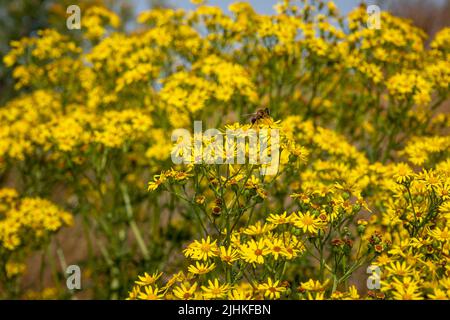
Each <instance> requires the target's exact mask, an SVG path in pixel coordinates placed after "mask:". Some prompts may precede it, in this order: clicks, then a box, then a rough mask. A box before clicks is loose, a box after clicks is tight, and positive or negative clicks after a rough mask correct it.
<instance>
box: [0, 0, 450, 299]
mask: <svg viewBox="0 0 450 320" xmlns="http://www.w3.org/2000/svg"><path fill="white" fill-rule="evenodd" d="M100 2H101V1H99V2H98V3H100ZM195 2H196V3H197V5H196V7H195V9H194V10H192V11H186V10H181V9H172V8H155V9H152V10H148V11H145V12H141V13H139V16H138V18H137V24H132V23H131V24H129V23H127V21H121V19H120V18H119V16H118V15H117V14H115V13H113V12H112V11H110V10H108V9H106V8H105V7H103V6H100V5H99V6H92V7H90V8H86V10H83V16H82V19H81V22H82V28H81V30H80V31H79V32H67V30H58V28H57V27H54V28H49V29H46V30H40V31H39V32H37V33H36V34H33V35H32V36H30V37H25V38H22V39H19V40H16V41H13V42H12V43H11V44H10V47H11V50H10V51H9V53H7V54H6V55H5V56H4V57H3V62H4V64H5V65H6V66H7V67H8V68H10V70H11V74H12V77H13V79H12V80H14V81H15V88H16V90H17V92H16V94H15V95H13V98H11V99H10V100H8V101H7V102H6V103H5V104H4V105H2V106H0V187H1V189H0V200H1V201H0V259H3V260H1V261H5V263H4V264H2V265H1V266H0V279H1V280H2V281H4V282H5V283H6V284H7V285H6V286H1V287H2V288H0V297H3V296H5V297H8V298H11V297H12V298H16V297H27V294H26V293H25V291H24V290H23V289H24V288H22V287H21V285H20V281H19V280H20V276H21V275H22V274H23V273H24V272H25V267H24V260H23V258H24V256H26V254H23V252H25V251H28V252H29V251H31V250H32V249H35V248H42V249H43V250H48V248H50V246H56V247H58V246H59V244H58V243H56V242H57V241H55V242H52V241H54V240H52V237H51V235H52V234H54V233H55V232H56V231H58V230H60V229H61V227H63V226H66V225H70V224H71V219H72V216H71V215H70V214H69V213H67V212H65V211H62V210H61V209H59V207H61V208H70V211H71V212H73V214H74V215H77V216H78V217H79V221H80V224H81V227H80V228H81V229H82V230H80V233H83V238H84V239H83V240H85V242H86V247H87V252H86V256H85V257H82V259H83V263H86V265H88V266H89V270H87V271H86V277H89V278H90V280H92V283H95V288H93V289H94V290H93V291H92V293H93V295H94V297H95V298H114V299H117V298H121V297H125V296H126V295H127V292H129V290H130V283H133V281H135V280H136V277H137V280H136V282H135V286H134V287H133V288H132V289H131V292H129V294H128V295H129V298H130V299H163V298H164V299H217V298H227V299H442V298H445V299H448V298H450V296H449V283H450V282H449V276H450V269H449V267H448V266H449V265H450V261H449V255H450V254H449V245H450V244H449V243H450V242H449V241H450V240H449V232H450V231H449V228H450V225H449V218H450V196H449V185H450V180H449V179H450V160H449V159H450V158H449V157H450V154H449V149H450V140H449V130H450V129H449V128H450V116H449V115H448V99H449V94H450V87H449V84H450V60H449V59H450V56H449V53H450V28H444V29H442V30H440V31H439V32H437V33H436V35H435V36H434V37H433V38H432V39H427V36H426V35H425V33H424V32H423V31H422V30H420V29H419V28H417V27H415V26H413V25H412V23H411V22H408V21H406V20H405V19H402V18H399V17H395V16H393V15H391V14H389V13H387V12H382V13H381V21H382V25H381V29H371V28H368V27H367V12H366V8H365V7H364V6H359V7H357V8H355V9H354V10H352V11H351V12H350V13H349V14H348V15H346V16H341V14H340V13H339V10H338V8H337V7H336V6H335V5H334V4H333V3H332V2H330V1H322V0H304V1H289V0H285V1H280V3H278V4H277V5H276V6H275V12H276V13H274V14H271V15H261V14H258V13H257V12H256V11H255V10H254V9H253V8H252V7H251V5H249V4H248V3H244V2H237V3H234V4H231V5H230V6H229V12H225V11H224V10H222V9H220V8H218V7H215V6H210V5H207V4H204V1H195ZM125 26H126V28H125ZM133 26H135V27H136V28H135V29H133V30H130V29H131V27H133ZM425 44H427V45H425ZM194 121H202V126H203V127H202V132H204V131H206V130H208V129H210V128H220V129H219V130H217V132H219V133H218V136H217V137H215V138H208V137H207V136H206V135H203V137H202V138H201V141H200V147H201V148H200V149H201V151H205V150H206V151H210V152H202V153H201V155H199V154H197V152H196V147H195V146H194V144H193V143H194V142H195V141H197V140H196V138H198V133H197V132H196V131H195V130H194V134H193V135H192V134H191V139H190V140H191V141H183V142H186V143H187V144H186V145H181V144H179V142H180V141H173V140H172V136H171V134H172V133H173V132H174V130H175V129H185V131H184V132H190V133H192V131H193V130H192V126H193V125H194ZM250 130H253V131H254V132H256V133H257V134H258V137H261V136H260V135H265V138H268V139H267V145H266V147H265V148H266V150H263V151H269V150H271V151H272V150H277V151H279V158H276V163H275V164H276V167H277V170H276V172H275V173H274V174H271V175H270V174H267V175H266V174H265V173H267V169H268V168H269V164H267V163H266V164H261V163H254V162H251V161H249V159H250V158H251V156H252V154H253V153H254V151H255V150H251V149H250V141H249V140H250V139H249V138H247V137H246V136H245V135H246V133H248V132H249V131H250ZM228 131H233V132H235V133H234V135H235V136H233V137H232V138H236V139H235V140H236V141H237V140H238V139H241V141H243V142H242V145H238V143H236V144H234V142H233V146H232V145H231V142H229V141H228V139H224V140H225V141H224V143H223V148H221V149H214V148H211V146H213V145H214V143H215V142H217V141H218V139H219V138H224V137H225V136H226V134H227V132H228ZM236 132H237V133H236ZM273 132H279V139H276V138H274V137H273V136H272V135H271V133H273ZM258 141H259V140H258ZM173 144H175V148H173ZM242 146H243V147H244V149H243V150H244V151H243V152H242V150H239V149H238V148H239V147H242ZM257 146H258V148H262V147H263V146H264V144H262V143H261V141H259V142H258V143H257ZM177 148H178V149H177ZM226 150H231V151H232V152H231V156H232V157H236V156H237V155H238V154H239V155H242V153H243V156H244V158H245V160H246V161H245V163H239V164H238V163H236V162H233V161H223V162H220V161H217V160H218V159H222V160H231V159H230V158H229V157H230V154H228V153H227V152H225V151H226ZM258 151H261V150H258ZM171 155H172V156H173V155H177V156H183V157H185V159H187V160H191V161H190V163H184V164H183V163H182V164H177V165H174V163H173V162H172V160H171ZM186 162H189V161H186ZM148 181H150V182H148ZM146 184H147V188H146ZM6 186H11V187H14V188H15V189H16V190H20V194H18V192H17V191H14V190H13V189H8V188H5V187H6ZM46 199H52V201H55V202H56V203H57V204H56V203H55V204H52V203H51V202H50V201H49V200H46ZM57 205H58V206H57ZM77 221H78V220H77ZM77 227H78V226H77ZM195 239H197V240H195ZM22 249H24V250H22ZM58 249H59V251H58V253H59V254H61V252H62V249H61V248H59V247H58ZM97 253H98V254H97ZM52 258H53V257H52V255H49V257H48V259H52ZM367 267H371V268H372V269H373V268H378V269H377V270H379V271H380V273H379V277H380V279H379V280H380V287H379V289H377V288H375V289H371V288H367V286H366V284H367V282H366V280H367V278H366V277H364V275H363V276H361V274H362V273H364V272H360V270H363V269H366V268H367ZM105 270H107V272H105ZM149 270H150V271H151V272H150V273H149ZM155 270H163V271H164V273H161V272H159V271H155ZM99 274H101V276H98V275H99ZM138 275H139V276H138ZM55 278H57V277H55ZM375 280H376V279H375ZM36 282H39V280H36ZM53 286H55V287H56V288H55V290H53V289H49V290H50V293H52V294H54V295H57V296H59V297H69V296H71V295H73V294H76V293H73V292H70V293H68V292H65V291H66V288H65V287H61V286H60V285H59V284H57V283H40V284H39V286H36V288H33V289H37V288H39V289H38V290H37V291H36V290H35V291H36V292H35V293H30V297H43V296H51V295H52V294H50V293H45V292H41V291H42V288H46V287H47V288H53ZM3 287H4V288H5V289H3Z"/></svg>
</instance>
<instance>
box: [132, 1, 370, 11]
mask: <svg viewBox="0 0 450 320" xmlns="http://www.w3.org/2000/svg"><path fill="white" fill-rule="evenodd" d="M240 1H242V0H240ZM134 2H135V3H136V10H137V11H138V12H139V11H142V10H145V9H147V8H148V5H149V2H150V1H148V0H134ZM233 2H236V0H209V2H208V3H209V4H211V5H215V6H219V7H221V8H223V9H224V10H227V8H228V6H229V5H230V4H231V3H233ZM246 2H249V3H250V4H251V5H252V6H253V8H255V10H256V11H257V12H259V13H262V14H270V13H273V5H274V4H275V3H277V2H278V1H277V0H247V1H246ZM359 2H360V0H334V3H336V5H337V6H338V8H339V9H340V11H341V13H342V14H346V13H347V12H349V11H350V10H352V9H353V8H354V7H355V6H357V5H358V4H359ZM169 3H170V4H171V5H172V6H174V7H178V8H183V9H192V8H194V5H193V4H192V3H191V2H190V1H189V0H170V1H169ZM366 3H369V4H370V3H375V1H366Z"/></svg>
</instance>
